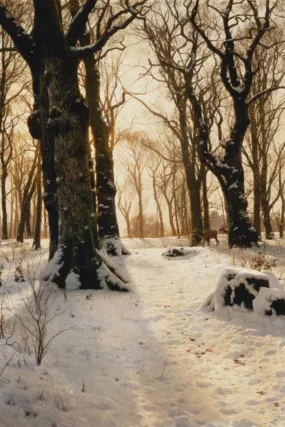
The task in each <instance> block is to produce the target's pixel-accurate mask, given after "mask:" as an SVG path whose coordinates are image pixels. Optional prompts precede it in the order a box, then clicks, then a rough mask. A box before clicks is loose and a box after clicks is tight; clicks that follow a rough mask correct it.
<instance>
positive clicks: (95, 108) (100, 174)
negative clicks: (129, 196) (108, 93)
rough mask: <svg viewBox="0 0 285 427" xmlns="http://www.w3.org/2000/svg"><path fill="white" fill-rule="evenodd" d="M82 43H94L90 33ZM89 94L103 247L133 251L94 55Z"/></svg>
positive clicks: (87, 64)
mask: <svg viewBox="0 0 285 427" xmlns="http://www.w3.org/2000/svg"><path fill="white" fill-rule="evenodd" d="M81 43H82V44H83V45H84V44H89V43H90V34H85V35H84V36H82V38H81ZM84 65H85V69H86V80H85V87H86V97H87V101H88V104H89V107H90V125H91V130H92V134H93V138H94V145H95V162H96V168H95V170H96V196H97V209H98V217H97V222H98V230H99V237H100V240H101V243H102V247H103V248H104V249H105V250H106V251H107V253H108V254H109V255H113V256H119V255H129V251H128V250H127V249H126V248H125V247H124V245H123V244H122V242H121V240H120V233H119V226H118V220H117V214H116V203H115V197H116V191H117V190H116V186H115V179H114V162H113V153H112V148H111V147H110V146H109V135H110V129H109V127H108V125H107V123H106V122H105V121H104V118H103V116H102V111H101V105H100V73H99V69H98V66H97V65H96V62H95V60H94V57H93V55H90V56H88V57H86V58H85V60H84Z"/></svg>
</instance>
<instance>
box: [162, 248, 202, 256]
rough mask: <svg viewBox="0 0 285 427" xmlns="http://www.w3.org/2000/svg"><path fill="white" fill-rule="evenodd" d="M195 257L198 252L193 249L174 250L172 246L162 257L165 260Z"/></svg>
mask: <svg viewBox="0 0 285 427" xmlns="http://www.w3.org/2000/svg"><path fill="white" fill-rule="evenodd" d="M191 254H192V255H195V254H196V252H195V251H194V250H192V249H186V248H174V247H172V246H169V247H168V248H167V249H166V251H164V252H163V253H162V256H164V257H165V258H176V257H180V256H181V257H183V256H186V255H191Z"/></svg>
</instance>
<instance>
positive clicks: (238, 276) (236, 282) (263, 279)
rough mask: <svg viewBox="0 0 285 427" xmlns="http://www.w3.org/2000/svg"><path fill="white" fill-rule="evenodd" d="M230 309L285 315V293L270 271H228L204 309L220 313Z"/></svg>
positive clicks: (232, 269)
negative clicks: (223, 309)
mask: <svg viewBox="0 0 285 427" xmlns="http://www.w3.org/2000/svg"><path fill="white" fill-rule="evenodd" d="M226 306H230V307H232V306H239V307H241V308H243V309H247V310H253V311H255V312H256V313H258V314H263V315H264V314H265V315H267V316H271V315H273V314H276V315H285V291H284V289H283V287H282V285H281V284H280V283H279V282H278V280H277V278H276V277H275V276H274V274H273V273H272V272H270V271H263V272H259V271H255V270H248V269H238V268H225V269H223V270H222V272H221V274H220V276H219V279H218V282H217V285H216V288H215V290H214V291H213V292H211V294H210V295H209V296H208V297H207V298H206V300H205V301H204V303H203V304H202V307H204V308H207V309H209V310H215V311H217V310H220V309H222V308H223V307H226Z"/></svg>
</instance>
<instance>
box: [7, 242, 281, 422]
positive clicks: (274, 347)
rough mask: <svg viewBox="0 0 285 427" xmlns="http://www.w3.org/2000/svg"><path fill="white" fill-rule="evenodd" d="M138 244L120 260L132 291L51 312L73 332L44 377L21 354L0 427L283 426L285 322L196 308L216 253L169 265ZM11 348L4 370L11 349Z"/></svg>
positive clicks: (84, 294)
mask: <svg viewBox="0 0 285 427" xmlns="http://www.w3.org/2000/svg"><path fill="white" fill-rule="evenodd" d="M137 246H138V245H137ZM137 246H136V249H133V250H132V252H133V253H132V255H131V256H129V257H123V258H121V259H120V261H119V262H120V264H121V267H122V268H125V269H126V271H127V272H128V274H129V276H130V277H131V279H132V283H133V287H134V292H132V293H130V294H117V293H110V292H103V291H102V292H101V291H100V292H92V295H91V292H90V291H75V292H70V293H69V294H68V301H67V303H66V302H65V301H64V299H63V298H62V296H61V294H60V293H59V298H58V302H57V304H56V307H55V308H54V309H55V310H59V311H62V310H63V309H65V310H66V311H65V313H64V314H63V315H62V316H61V317H59V318H58V319H60V320H58V321H57V324H56V325H54V326H52V328H54V331H56V330H57V329H58V328H59V325H58V322H60V326H65V325H66V324H69V325H70V324H73V325H74V328H73V329H71V330H69V331H68V332H66V333H64V334H63V335H61V336H60V337H59V338H58V339H57V340H56V341H55V342H54V344H53V346H52V348H51V350H50V352H49V353H48V355H47V356H46V358H45V359H44V363H43V366H42V367H36V366H35V364H34V363H33V362H32V360H33V358H32V356H30V357H29V356H27V355H25V358H26V359H27V360H28V366H29V369H27V368H23V367H20V368H19V366H18V367H17V363H16V360H17V357H23V355H19V356H18V355H16V356H15V366H14V365H11V366H9V367H8V368H7V369H6V371H5V373H6V377H7V376H8V377H9V380H10V383H9V384H5V385H3V384H2V383H1V387H2V391H1V393H0V396H2V397H3V399H2V398H1V401H2V404H3V406H2V405H0V409H1V411H0V414H1V413H2V415H0V426H1V427H2V425H3V427H4V426H6V425H7V426H8V425H9V426H13V425H15V426H16V425H21V426H23V427H24V426H37V427H38V426H43V427H51V426H57V427H61V426H62V427H63V426H69V427H71V426H72V427H81V426H82V427H84V426H88V427H113V426H118V427H196V426H205V427H210V426H215V427H218V426H219V427H225V426H232V427H250V426H258V427H261V426H264V427H267V426H268V427H269V426H279V427H282V426H285V367H284V362H285V320H284V319H283V318H279V319H278V318H275V319H274V318H261V317H258V316H256V315H252V314H250V313H240V312H235V311H234V310H229V311H228V312H227V313H226V315H224V318H218V317H217V315H216V314H212V313H205V312H203V311H201V310H199V306H200V304H201V302H202V301H203V299H204V298H205V297H206V296H207V295H208V294H209V292H210V291H211V290H212V288H213V287H214V285H215V283H216V278H217V276H218V275H219V273H220V271H221V269H222V268H223V267H224V266H225V265H229V259H228V258H227V256H225V255H222V254H221V253H220V252H219V251H216V250H215V249H212V250H210V249H208V248H198V249H195V251H193V254H191V255H189V256H187V257H185V258H183V259H179V258H177V259H172V260H167V259H165V258H163V257H162V256H161V253H162V251H163V249H162V248H157V247H155V245H154V247H153V248H147V249H140V248H138V247H137ZM73 316H74V317H73ZM3 345H4V343H3ZM4 347H5V351H4V353H5V356H3V354H2V357H1V360H0V364H1V366H2V365H3V364H5V361H7V359H8V358H9V357H10V354H11V352H12V351H14V350H12V349H11V348H10V347H8V349H7V348H6V346H4ZM2 353H3V352H2ZM18 365H19V363H18ZM19 376H21V382H20V384H19V383H18V384H17V379H18V377H19ZM83 380H84V388H83V391H82V386H83ZM21 384H25V385H26V387H20V385H21ZM43 389H44V395H45V399H44V400H43V401H42V400H39V398H38V397H37V396H38V395H40V393H41V390H43ZM11 393H13V396H14V400H15V405H9V406H7V405H6V403H5V401H6V399H7V397H8V396H9V395H11ZM58 400H60V405H56V403H55V402H56V401H57V402H58ZM56 406H59V408H57V407H56ZM25 408H26V410H27V408H28V412H29V414H32V413H36V414H37V416H36V417H32V416H30V415H29V416H27V417H23V409H25ZM6 422H7V423H6Z"/></svg>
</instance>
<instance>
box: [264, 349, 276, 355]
mask: <svg viewBox="0 0 285 427" xmlns="http://www.w3.org/2000/svg"><path fill="white" fill-rule="evenodd" d="M273 354H276V350H267V351H265V352H264V356H272V355H273Z"/></svg>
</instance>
